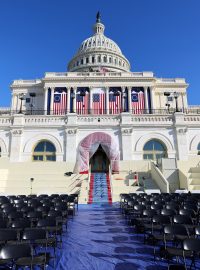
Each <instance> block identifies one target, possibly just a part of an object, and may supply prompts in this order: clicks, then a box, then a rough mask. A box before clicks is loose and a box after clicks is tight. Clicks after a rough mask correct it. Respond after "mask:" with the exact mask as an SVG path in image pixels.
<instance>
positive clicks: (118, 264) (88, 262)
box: [57, 204, 167, 270]
mask: <svg viewBox="0 0 200 270" xmlns="http://www.w3.org/2000/svg"><path fill="white" fill-rule="evenodd" d="M151 254H152V247H151V246H147V245H143V239H142V237H141V236H136V235H134V234H133V233H131V232H130V228H129V227H127V226H126V223H125V221H124V217H123V216H122V215H121V214H120V211H119V210H118V207H117V206H109V205H94V204H93V205H81V206H80V208H79V211H78V213H77V214H76V216H75V217H74V219H73V220H70V221H69V222H68V234H67V236H66V237H65V238H64V240H63V253H62V256H61V259H60V262H59V263H58V266H57V269H58V270H140V269H146V270H153V269H156V270H165V269H167V267H166V264H165V263H161V262H157V263H155V262H154V261H153V256H152V255H151Z"/></svg>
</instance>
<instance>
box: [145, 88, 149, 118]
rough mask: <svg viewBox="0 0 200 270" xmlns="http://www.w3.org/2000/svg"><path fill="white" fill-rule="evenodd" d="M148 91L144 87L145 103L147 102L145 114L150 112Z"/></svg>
mask: <svg viewBox="0 0 200 270" xmlns="http://www.w3.org/2000/svg"><path fill="white" fill-rule="evenodd" d="M147 89H148V87H144V102H145V113H148V112H149V110H148V109H149V107H148V96H147Z"/></svg>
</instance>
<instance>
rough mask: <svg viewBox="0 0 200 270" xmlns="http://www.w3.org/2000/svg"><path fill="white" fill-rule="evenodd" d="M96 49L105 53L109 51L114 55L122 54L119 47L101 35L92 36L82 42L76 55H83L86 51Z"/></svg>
mask: <svg viewBox="0 0 200 270" xmlns="http://www.w3.org/2000/svg"><path fill="white" fill-rule="evenodd" d="M98 48H99V49H100V50H102V49H103V50H105V51H111V52H114V53H116V54H122V52H121V50H120V48H119V46H118V45H117V44H116V43H115V42H114V41H113V40H111V39H110V38H107V37H106V36H104V35H101V34H98V35H94V36H92V37H89V38H87V39H86V40H84V41H83V42H82V44H81V47H80V48H79V50H78V53H83V52H87V51H88V50H91V49H98Z"/></svg>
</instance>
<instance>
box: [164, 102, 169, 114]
mask: <svg viewBox="0 0 200 270" xmlns="http://www.w3.org/2000/svg"><path fill="white" fill-rule="evenodd" d="M165 106H166V107H167V111H168V113H169V107H170V104H169V103H166V104H165Z"/></svg>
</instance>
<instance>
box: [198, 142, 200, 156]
mask: <svg viewBox="0 0 200 270" xmlns="http://www.w3.org/2000/svg"><path fill="white" fill-rule="evenodd" d="M197 151H198V152H197V155H200V143H199V144H198V146H197Z"/></svg>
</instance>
